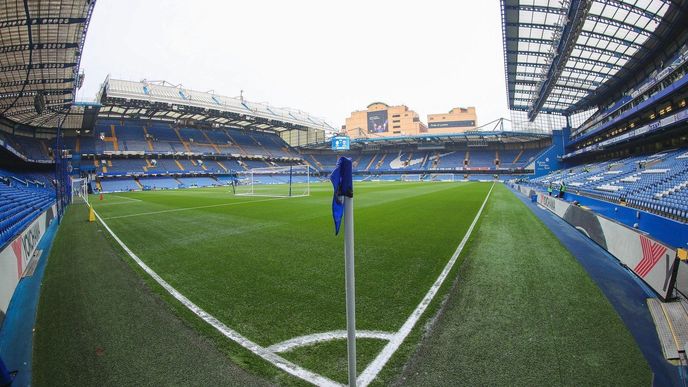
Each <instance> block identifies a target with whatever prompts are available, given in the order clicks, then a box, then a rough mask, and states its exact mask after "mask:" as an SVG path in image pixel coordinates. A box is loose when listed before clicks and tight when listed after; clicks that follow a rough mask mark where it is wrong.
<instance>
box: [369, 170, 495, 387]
mask: <svg viewBox="0 0 688 387" xmlns="http://www.w3.org/2000/svg"><path fill="white" fill-rule="evenodd" d="M494 186H495V183H492V186H491V187H490V190H489V191H488V192H487V195H485V200H484V201H483V204H482V205H481V206H480V209H479V210H478V213H477V214H475V218H473V222H472V223H471V225H470V227H468V230H467V231H466V234H465V235H464V237H463V239H462V240H461V243H459V246H458V247H457V248H456V251H454V254H452V256H451V258H450V259H449V262H447V265H446V266H445V267H444V269H443V270H442V273H440V275H439V277H437V280H435V283H433V284H432V286H431V287H430V290H428V292H427V293H426V294H425V297H423V299H422V300H421V302H420V304H418V306H417V307H416V309H415V310H414V311H413V313H411V316H409V318H408V319H407V320H406V322H405V323H404V325H402V326H401V328H400V329H399V330H398V331H397V332H396V333H395V334H394V335H393V336H392V338H391V340H390V341H389V343H387V345H386V346H385V347H384V348H383V349H382V351H380V353H379V354H378V355H377V357H375V360H373V362H372V363H370V364H369V365H368V367H366V369H365V370H364V371H363V373H361V375H360V376H359V377H358V379H357V384H358V385H359V386H361V387H365V386H367V385H368V384H370V383H371V382H372V381H373V380H374V379H375V378H376V377H377V375H378V374H379V373H380V371H382V368H383V367H384V366H385V365H386V364H387V362H388V361H389V359H391V358H392V355H394V353H395V352H396V351H397V349H399V346H401V343H403V342H404V340H405V339H406V337H407V336H408V335H409V333H411V330H412V329H413V327H414V326H415V325H416V323H417V322H418V320H419V319H420V317H421V316H422V315H423V313H424V312H425V310H426V309H427V308H428V306H429V305H430V303H431V302H432V300H433V298H435V295H436V294H437V292H438V291H439V290H440V287H441V286H442V284H443V283H444V280H445V279H446V278H447V276H448V275H449V272H450V271H451V270H452V268H453V267H454V264H455V263H456V261H457V259H458V258H459V255H460V254H461V251H462V250H463V248H464V247H465V246H466V243H468V239H469V238H470V236H471V234H472V233H473V229H474V228H475V225H476V224H477V223H478V220H479V219H480V215H481V214H482V213H483V209H484V208H485V204H487V199H489V198H490V194H491V193H492V189H493V188H494Z"/></svg>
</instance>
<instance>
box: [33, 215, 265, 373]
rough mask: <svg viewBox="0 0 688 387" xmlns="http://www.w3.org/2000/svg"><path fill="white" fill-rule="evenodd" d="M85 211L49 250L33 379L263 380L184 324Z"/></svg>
mask: <svg viewBox="0 0 688 387" xmlns="http://www.w3.org/2000/svg"><path fill="white" fill-rule="evenodd" d="M87 213H88V212H87V209H86V207H85V206H83V205H82V206H71V207H70V208H69V210H68V211H67V214H66V216H65V217H64V218H63V221H62V224H61V225H60V228H59V231H58V234H57V237H56V239H55V241H54V244H53V247H52V249H51V254H50V257H49V260H48V266H47V268H46V272H45V277H44V279H43V284H42V289H41V296H40V303H39V308H38V316H37V322H36V328H35V335H34V354H33V364H32V368H33V384H34V385H36V386H173V385H179V384H180V381H183V384H187V385H204V386H221V385H261V384H267V383H265V382H264V381H262V379H260V378H257V377H255V376H253V375H251V374H249V373H247V372H246V371H245V370H243V369H241V368H239V367H238V366H236V365H234V364H233V363H231V362H229V361H227V358H226V356H225V355H224V354H223V353H222V352H220V351H218V350H217V348H216V347H215V346H214V345H213V343H212V342H211V341H210V340H208V339H207V338H205V337H203V336H202V335H199V334H198V332H196V331H195V330H194V329H192V328H191V327H189V326H187V325H185V324H184V323H183V322H182V320H180V319H179V318H178V317H177V315H176V313H175V312H174V311H173V310H172V309H170V307H169V305H168V304H167V303H166V302H164V301H163V300H161V299H160V297H159V296H158V295H156V294H155V293H153V292H151V290H150V288H149V287H148V286H147V285H146V283H145V282H144V281H142V280H141V277H140V276H138V275H137V274H136V273H135V272H134V271H132V269H131V268H130V267H129V265H127V264H126V263H125V261H123V260H122V259H121V257H120V256H119V255H118V252H117V251H116V250H115V249H113V248H112V244H111V243H110V241H109V240H107V239H106V238H105V231H104V230H103V227H102V226H101V225H100V224H98V223H88V222H87V221H86V218H87Z"/></svg>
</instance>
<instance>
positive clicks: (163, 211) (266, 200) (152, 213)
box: [105, 196, 288, 220]
mask: <svg viewBox="0 0 688 387" xmlns="http://www.w3.org/2000/svg"><path fill="white" fill-rule="evenodd" d="M287 198H288V196H287V197H281V198H270V199H258V200H245V201H243V202H231V203H222V204H210V205H207V206H196V207H184V208H171V209H169V210H160V211H148V212H138V213H136V214H129V215H120V216H111V217H109V218H105V219H107V220H110V219H121V218H132V217H134V216H145V215H155V214H165V213H168V212H179V211H190V210H200V209H203V208H215V207H227V206H236V205H239V204H246V203H260V202H269V201H272V200H282V199H287Z"/></svg>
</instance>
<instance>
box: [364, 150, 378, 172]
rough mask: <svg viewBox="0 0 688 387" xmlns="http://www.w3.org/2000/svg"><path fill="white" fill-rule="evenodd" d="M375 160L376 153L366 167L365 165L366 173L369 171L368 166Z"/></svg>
mask: <svg viewBox="0 0 688 387" xmlns="http://www.w3.org/2000/svg"><path fill="white" fill-rule="evenodd" d="M376 158H377V153H375V154H374V155H373V157H371V158H370V162H368V165H366V167H365V170H366V172H367V171H369V170H370V166H371V165H373V161H375V159H376Z"/></svg>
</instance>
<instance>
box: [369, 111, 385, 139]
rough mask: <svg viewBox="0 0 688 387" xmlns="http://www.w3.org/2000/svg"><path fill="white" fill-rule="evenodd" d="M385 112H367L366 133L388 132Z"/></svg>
mask: <svg viewBox="0 0 688 387" xmlns="http://www.w3.org/2000/svg"><path fill="white" fill-rule="evenodd" d="M388 122H389V121H388V119H387V110H378V111H374V112H368V133H385V132H388V131H389V124H388Z"/></svg>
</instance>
